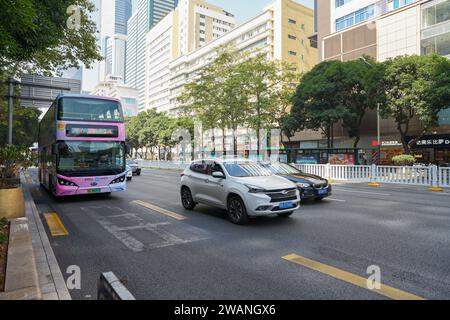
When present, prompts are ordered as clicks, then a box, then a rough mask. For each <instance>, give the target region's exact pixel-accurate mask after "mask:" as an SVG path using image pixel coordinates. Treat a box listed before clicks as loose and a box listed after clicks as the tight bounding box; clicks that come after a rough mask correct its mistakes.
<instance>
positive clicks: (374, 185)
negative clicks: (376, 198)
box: [367, 182, 381, 187]
mask: <svg viewBox="0 0 450 320" xmlns="http://www.w3.org/2000/svg"><path fill="white" fill-rule="evenodd" d="M367 185H368V186H369V187H379V186H381V185H380V184H379V183H376V182H370V183H368V184H367Z"/></svg>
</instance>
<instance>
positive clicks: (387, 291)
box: [281, 253, 425, 300]
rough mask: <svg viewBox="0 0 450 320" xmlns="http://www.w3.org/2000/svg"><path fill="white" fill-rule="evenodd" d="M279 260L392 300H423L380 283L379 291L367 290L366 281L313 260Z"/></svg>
mask: <svg viewBox="0 0 450 320" xmlns="http://www.w3.org/2000/svg"><path fill="white" fill-rule="evenodd" d="M281 258H282V259H284V260H287V261H290V262H293V263H295V264H298V265H301V266H304V267H306V268H309V269H311V270H314V271H318V272H320V273H323V274H326V275H328V276H330V277H333V278H335V279H339V280H342V281H344V282H347V283H350V284H353V285H355V286H358V287H360V288H364V289H366V290H369V291H371V292H374V293H378V294H380V295H382V296H385V297H388V298H391V299H394V300H425V299H424V298H422V297H419V296H417V295H415V294H412V293H409V292H406V291H402V290H400V289H397V288H394V287H390V286H388V285H385V284H381V283H380V288H379V289H377V288H374V289H369V288H368V286H367V281H368V280H367V279H366V278H364V277H361V276H358V275H356V274H353V273H350V272H347V271H344V270H342V269H338V268H335V267H332V266H330V265H326V264H323V263H321V262H318V261H315V260H311V259H308V258H305V257H302V256H299V255H297V254H295V253H292V254H289V255H287V256H284V257H281Z"/></svg>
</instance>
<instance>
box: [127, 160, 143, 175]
mask: <svg viewBox="0 0 450 320" xmlns="http://www.w3.org/2000/svg"><path fill="white" fill-rule="evenodd" d="M127 165H129V166H130V168H131V170H132V173H133V175H136V176H140V175H141V168H140V167H139V163H138V162H137V161H136V160H127Z"/></svg>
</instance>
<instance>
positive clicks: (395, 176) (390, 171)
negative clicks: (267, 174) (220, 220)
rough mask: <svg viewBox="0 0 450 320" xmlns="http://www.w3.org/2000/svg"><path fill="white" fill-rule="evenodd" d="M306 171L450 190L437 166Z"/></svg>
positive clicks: (308, 167) (178, 165) (149, 163)
mask: <svg viewBox="0 0 450 320" xmlns="http://www.w3.org/2000/svg"><path fill="white" fill-rule="evenodd" d="M138 161H139V163H140V165H141V166H142V167H147V168H157V169H175V170H184V169H185V168H186V167H187V166H188V165H189V163H187V162H180V161H158V160H138ZM294 166H295V167H296V168H298V169H300V170H301V171H303V172H306V173H310V174H315V175H318V176H321V177H323V178H326V179H331V180H337V181H349V182H379V183H396V184H409V185H419V186H431V187H450V168H440V167H437V166H428V167H419V166H413V167H412V166H403V167H402V166H377V165H371V166H356V165H334V164H295V165H294Z"/></svg>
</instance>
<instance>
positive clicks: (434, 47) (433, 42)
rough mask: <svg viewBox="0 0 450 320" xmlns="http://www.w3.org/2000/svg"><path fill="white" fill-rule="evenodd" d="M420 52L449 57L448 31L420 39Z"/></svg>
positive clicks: (449, 39)
mask: <svg viewBox="0 0 450 320" xmlns="http://www.w3.org/2000/svg"><path fill="white" fill-rule="evenodd" d="M420 46H421V53H422V54H423V55H425V54H431V53H436V54H439V55H441V56H444V57H448V58H450V32H447V33H444V34H440V35H437V36H434V37H430V38H427V39H422V40H421V45H420Z"/></svg>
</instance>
